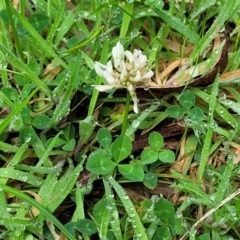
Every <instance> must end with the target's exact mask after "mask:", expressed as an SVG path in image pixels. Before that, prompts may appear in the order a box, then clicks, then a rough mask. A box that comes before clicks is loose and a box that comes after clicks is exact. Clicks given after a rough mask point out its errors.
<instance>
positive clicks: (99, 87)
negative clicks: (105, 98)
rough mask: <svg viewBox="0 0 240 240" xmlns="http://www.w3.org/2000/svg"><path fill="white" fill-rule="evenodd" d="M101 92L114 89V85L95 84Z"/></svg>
mask: <svg viewBox="0 0 240 240" xmlns="http://www.w3.org/2000/svg"><path fill="white" fill-rule="evenodd" d="M93 87H95V88H96V89H97V90H98V91H99V92H106V91H109V90H112V89H113V88H114V86H109V85H93Z"/></svg>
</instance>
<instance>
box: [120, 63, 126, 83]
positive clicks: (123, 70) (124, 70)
mask: <svg viewBox="0 0 240 240" xmlns="http://www.w3.org/2000/svg"><path fill="white" fill-rule="evenodd" d="M127 75H128V73H127V70H126V66H125V64H123V66H122V71H121V73H120V81H121V82H123V81H125V80H126V77H127Z"/></svg>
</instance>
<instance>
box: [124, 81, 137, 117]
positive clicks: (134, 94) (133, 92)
mask: <svg viewBox="0 0 240 240" xmlns="http://www.w3.org/2000/svg"><path fill="white" fill-rule="evenodd" d="M127 89H128V91H129V93H130V96H131V98H132V100H133V111H134V112H135V113H138V112H139V111H138V99H137V95H136V92H135V88H134V86H133V85H132V84H130V83H129V84H128V86H127Z"/></svg>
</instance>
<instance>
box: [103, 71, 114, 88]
mask: <svg viewBox="0 0 240 240" xmlns="http://www.w3.org/2000/svg"><path fill="white" fill-rule="evenodd" d="M104 77H105V78H106V80H107V82H108V83H109V85H113V84H115V82H116V79H115V78H114V77H113V76H112V75H111V73H109V72H108V71H104Z"/></svg>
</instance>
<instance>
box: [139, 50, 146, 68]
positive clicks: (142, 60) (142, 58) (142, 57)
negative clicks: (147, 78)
mask: <svg viewBox="0 0 240 240" xmlns="http://www.w3.org/2000/svg"><path fill="white" fill-rule="evenodd" d="M138 62H139V67H140V68H142V67H144V66H146V63H147V57H146V55H143V54H142V53H140V54H139V57H138Z"/></svg>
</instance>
